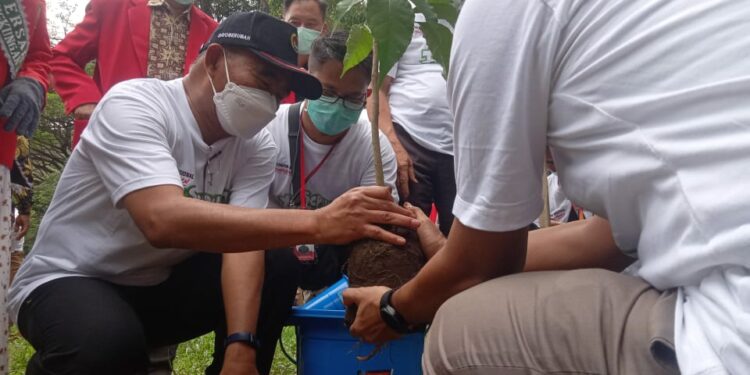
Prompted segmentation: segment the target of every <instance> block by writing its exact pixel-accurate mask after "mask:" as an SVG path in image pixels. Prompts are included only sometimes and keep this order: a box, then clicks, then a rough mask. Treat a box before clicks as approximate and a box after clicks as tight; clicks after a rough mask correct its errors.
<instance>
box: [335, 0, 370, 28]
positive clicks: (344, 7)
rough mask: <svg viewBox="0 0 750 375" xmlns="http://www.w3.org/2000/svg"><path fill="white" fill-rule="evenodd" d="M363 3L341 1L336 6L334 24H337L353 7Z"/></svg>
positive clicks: (361, 0)
mask: <svg viewBox="0 0 750 375" xmlns="http://www.w3.org/2000/svg"><path fill="white" fill-rule="evenodd" d="M364 1H365V0H341V1H340V2H339V3H338V4H336V23H337V24H338V23H339V21H341V19H342V18H343V17H344V16H345V15H346V14H347V13H349V11H350V10H352V8H354V6H355V5H358V4H362V3H364Z"/></svg>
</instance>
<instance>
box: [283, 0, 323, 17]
mask: <svg viewBox="0 0 750 375" xmlns="http://www.w3.org/2000/svg"><path fill="white" fill-rule="evenodd" d="M302 1H313V2H316V3H318V8H320V15H321V16H323V19H324V20H325V19H326V12H327V11H328V3H326V1H325V0H284V13H286V12H288V11H289V8H290V7H291V6H292V4H294V3H296V2H302Z"/></svg>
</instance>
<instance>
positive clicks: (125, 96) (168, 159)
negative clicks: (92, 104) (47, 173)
mask: <svg viewBox="0 0 750 375" xmlns="http://www.w3.org/2000/svg"><path fill="white" fill-rule="evenodd" d="M131 82H132V81H131ZM126 85H127V86H123V85H122V84H121V85H117V86H115V87H114V88H112V90H110V92H109V93H108V94H107V95H106V96H105V97H104V99H103V100H102V101H101V102H100V104H99V105H98V106H97V108H96V110H95V111H94V113H93V115H92V116H91V121H90V122H89V130H88V131H86V132H85V133H84V134H83V137H82V138H81V143H80V144H79V147H81V148H82V150H81V152H83V153H84V155H85V156H86V157H88V158H90V159H91V162H92V164H93V165H94V167H95V168H96V171H97V172H98V174H99V176H100V177H101V180H102V183H103V184H104V186H105V187H106V189H107V190H108V191H109V193H110V198H111V199H112V203H113V204H114V205H116V206H117V205H118V204H119V202H120V200H121V199H122V198H123V197H125V196H126V195H128V194H129V193H132V192H134V191H136V190H140V189H143V188H147V187H152V186H158V185H176V186H179V187H180V188H182V182H181V180H180V176H179V172H178V169H177V162H176V161H175V159H174V157H173V156H172V145H173V144H174V141H172V142H170V140H169V139H170V138H171V137H173V136H174V132H173V131H171V130H170V129H169V128H168V123H167V119H166V115H165V112H166V109H164V108H162V107H161V105H159V104H157V103H160V102H161V101H163V99H162V98H159V96H160V95H159V94H158V93H154V92H153V90H150V89H149V88H147V87H144V85H138V84H132V83H128V84H126ZM161 95H166V93H162V94H161ZM172 130H173V129H172Z"/></svg>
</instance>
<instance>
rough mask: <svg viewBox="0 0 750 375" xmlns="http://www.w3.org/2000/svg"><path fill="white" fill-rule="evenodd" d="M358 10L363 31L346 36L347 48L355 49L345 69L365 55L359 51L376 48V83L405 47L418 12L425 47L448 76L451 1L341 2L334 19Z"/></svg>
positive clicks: (454, 6) (455, 6) (455, 8)
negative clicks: (362, 16) (363, 11)
mask: <svg viewBox="0 0 750 375" xmlns="http://www.w3.org/2000/svg"><path fill="white" fill-rule="evenodd" d="M412 4H413V5H414V8H413V9H412ZM362 7H365V9H366V17H365V18H366V19H365V21H364V25H365V26H366V28H359V29H358V32H357V34H356V35H354V34H352V35H351V36H350V41H349V43H347V48H352V49H355V50H356V51H357V53H353V54H347V58H346V59H345V61H344V65H345V66H347V67H353V66H356V65H357V64H358V63H359V62H361V61H362V59H364V58H365V57H366V56H367V54H364V53H363V51H364V50H368V51H369V50H372V46H374V45H377V47H378V53H377V62H378V64H379V76H378V81H377V82H378V83H379V82H380V80H382V78H383V77H385V75H386V74H387V73H388V71H390V70H391V68H392V67H393V65H395V63H396V62H398V59H399V58H401V56H402V55H403V54H404V52H405V51H406V48H407V47H408V46H409V42H410V41H411V36H412V30H413V24H414V13H422V14H423V15H424V16H425V22H423V23H421V28H422V31H423V32H424V36H425V39H426V40H427V44H428V45H429V47H430V50H431V51H432V53H433V56H434V57H435V59H436V60H437V62H438V63H439V64H440V65H441V66H442V67H443V71H444V73H445V74H447V73H448V68H449V66H448V63H449V60H450V59H449V55H450V48H451V43H452V42H453V33H452V31H451V28H449V27H447V26H446V23H447V24H448V25H450V26H451V27H452V26H453V25H455V22H456V19H457V18H458V3H457V2H456V1H455V0H412V1H409V0H341V1H340V2H338V4H337V6H336V13H337V17H338V18H337V19H338V20H341V19H342V18H343V17H344V16H345V15H346V14H348V13H349V12H352V11H354V10H356V9H361V8H362ZM338 22H340V21H338ZM363 32H364V33H366V32H370V33H371V37H372V39H373V40H374V42H373V43H371V45H370V46H367V45H366V44H367V41H368V38H367V37H365V36H363V35H361V33H363ZM345 72H346V71H344V73H345ZM373 78H375V77H373Z"/></svg>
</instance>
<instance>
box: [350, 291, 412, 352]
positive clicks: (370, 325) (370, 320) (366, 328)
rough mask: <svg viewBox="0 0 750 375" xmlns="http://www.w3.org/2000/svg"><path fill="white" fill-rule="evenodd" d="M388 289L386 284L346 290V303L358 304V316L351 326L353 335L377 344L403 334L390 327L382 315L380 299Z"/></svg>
mask: <svg viewBox="0 0 750 375" xmlns="http://www.w3.org/2000/svg"><path fill="white" fill-rule="evenodd" d="M388 290H390V289H388V288H386V287H384V286H371V287H366V288H349V289H347V290H345V291H344V293H343V297H344V305H346V306H351V305H356V306H357V316H356V318H355V319H354V323H352V325H351V326H350V327H349V333H351V335H352V336H354V337H357V338H360V339H362V340H364V341H365V342H368V343H371V344H376V345H380V344H383V343H385V342H387V341H391V340H394V339H397V338H399V337H400V336H401V335H399V334H398V333H396V331H394V330H392V329H391V328H390V327H388V325H387V324H385V322H384V321H383V319H381V317H380V299H381V298H383V294H385V293H386V292H387V291H388Z"/></svg>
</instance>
